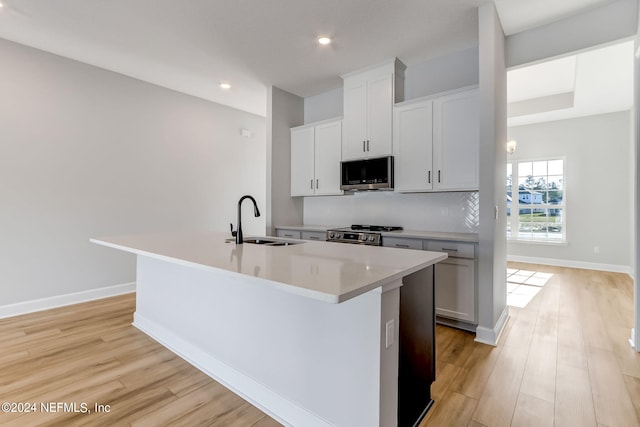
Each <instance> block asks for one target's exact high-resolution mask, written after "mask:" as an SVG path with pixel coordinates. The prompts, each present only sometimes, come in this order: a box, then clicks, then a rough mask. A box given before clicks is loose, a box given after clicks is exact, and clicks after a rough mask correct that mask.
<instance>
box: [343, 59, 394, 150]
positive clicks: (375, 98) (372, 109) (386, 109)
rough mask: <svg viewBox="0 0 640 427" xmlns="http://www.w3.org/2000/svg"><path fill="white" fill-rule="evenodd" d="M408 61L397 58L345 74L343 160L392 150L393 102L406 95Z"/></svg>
mask: <svg viewBox="0 0 640 427" xmlns="http://www.w3.org/2000/svg"><path fill="white" fill-rule="evenodd" d="M405 68H406V67H405V66H404V64H402V63H401V62H400V61H398V60H397V59H394V60H393V61H389V62H388V63H385V64H383V65H380V66H377V67H375V68H370V69H367V70H364V71H359V72H355V73H351V74H348V75H345V76H342V77H343V79H344V119H343V130H344V132H343V139H342V160H352V159H363V158H370V157H382V156H389V155H391V153H392V144H391V143H392V137H393V131H392V129H393V104H394V102H398V101H400V100H402V97H403V96H404V90H403V87H404V70H405Z"/></svg>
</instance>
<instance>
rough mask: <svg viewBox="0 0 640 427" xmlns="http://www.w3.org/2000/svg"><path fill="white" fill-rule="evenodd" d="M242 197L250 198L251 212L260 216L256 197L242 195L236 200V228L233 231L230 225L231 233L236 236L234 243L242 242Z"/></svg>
mask: <svg viewBox="0 0 640 427" xmlns="http://www.w3.org/2000/svg"><path fill="white" fill-rule="evenodd" d="M244 199H250V200H251V201H252V202H253V214H254V216H255V217H259V216H260V211H259V210H258V204H257V203H256V199H254V198H253V197H251V196H248V195H247V196H242V197H241V198H240V200H239V201H238V229H237V230H236V231H235V234H234V231H233V225H232V226H231V230H232V231H231V234H232V235H235V236H236V244H238V245H240V244H242V243H243V240H242V202H243V201H244Z"/></svg>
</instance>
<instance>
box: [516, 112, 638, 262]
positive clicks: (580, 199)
mask: <svg viewBox="0 0 640 427" xmlns="http://www.w3.org/2000/svg"><path fill="white" fill-rule="evenodd" d="M630 121H631V114H630V112H629V111H624V112H618V113H610V114H602V115H597V116H589V117H581V118H576V119H570V120H561V121H554V122H547V123H538V124H532V125H525V126H517V127H512V128H509V138H510V139H515V140H517V141H518V147H517V150H516V152H515V153H514V154H513V155H511V156H509V158H508V159H507V160H509V161H513V162H516V161H518V160H521V159H536V158H545V157H559V156H565V157H566V159H565V160H566V162H565V187H566V199H565V203H566V233H567V242H568V244H567V245H566V246H558V245H539V244H531V243H528V244H527V243H517V242H511V241H510V242H509V243H508V245H507V253H508V256H509V258H511V259H512V258H513V257H534V258H546V259H549V258H552V259H555V260H558V261H568V262H567V264H569V265H577V266H579V265H580V264H581V263H590V264H596V265H595V266H594V267H597V266H598V265H603V266H602V268H605V269H606V268H607V267H608V268H609V269H614V270H623V271H631V265H632V253H633V238H632V233H630V226H631V218H630V213H631V212H632V205H633V200H632V199H631V198H630V197H629V194H630V193H631V187H632V185H633V170H632V169H631V164H630V162H629V153H630V150H631V145H632V140H631V133H630ZM596 246H597V247H598V248H599V250H600V253H598V254H596V253H594V247H596ZM616 267H618V268H616Z"/></svg>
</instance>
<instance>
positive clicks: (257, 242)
mask: <svg viewBox="0 0 640 427" xmlns="http://www.w3.org/2000/svg"><path fill="white" fill-rule="evenodd" d="M244 243H252V244H254V245H265V246H290V245H298V244H300V243H304V242H289V241H286V242H285V241H282V240H269V239H260V238H257V239H244Z"/></svg>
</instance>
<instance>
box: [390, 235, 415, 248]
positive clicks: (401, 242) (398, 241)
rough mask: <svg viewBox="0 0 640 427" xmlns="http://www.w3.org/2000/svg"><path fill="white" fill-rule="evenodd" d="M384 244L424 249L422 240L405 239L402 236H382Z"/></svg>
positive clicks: (392, 246) (393, 246)
mask: <svg viewBox="0 0 640 427" xmlns="http://www.w3.org/2000/svg"><path fill="white" fill-rule="evenodd" d="M382 246H387V247H391V248H404V249H420V250H422V240H420V239H403V238H402V237H386V236H382Z"/></svg>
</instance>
